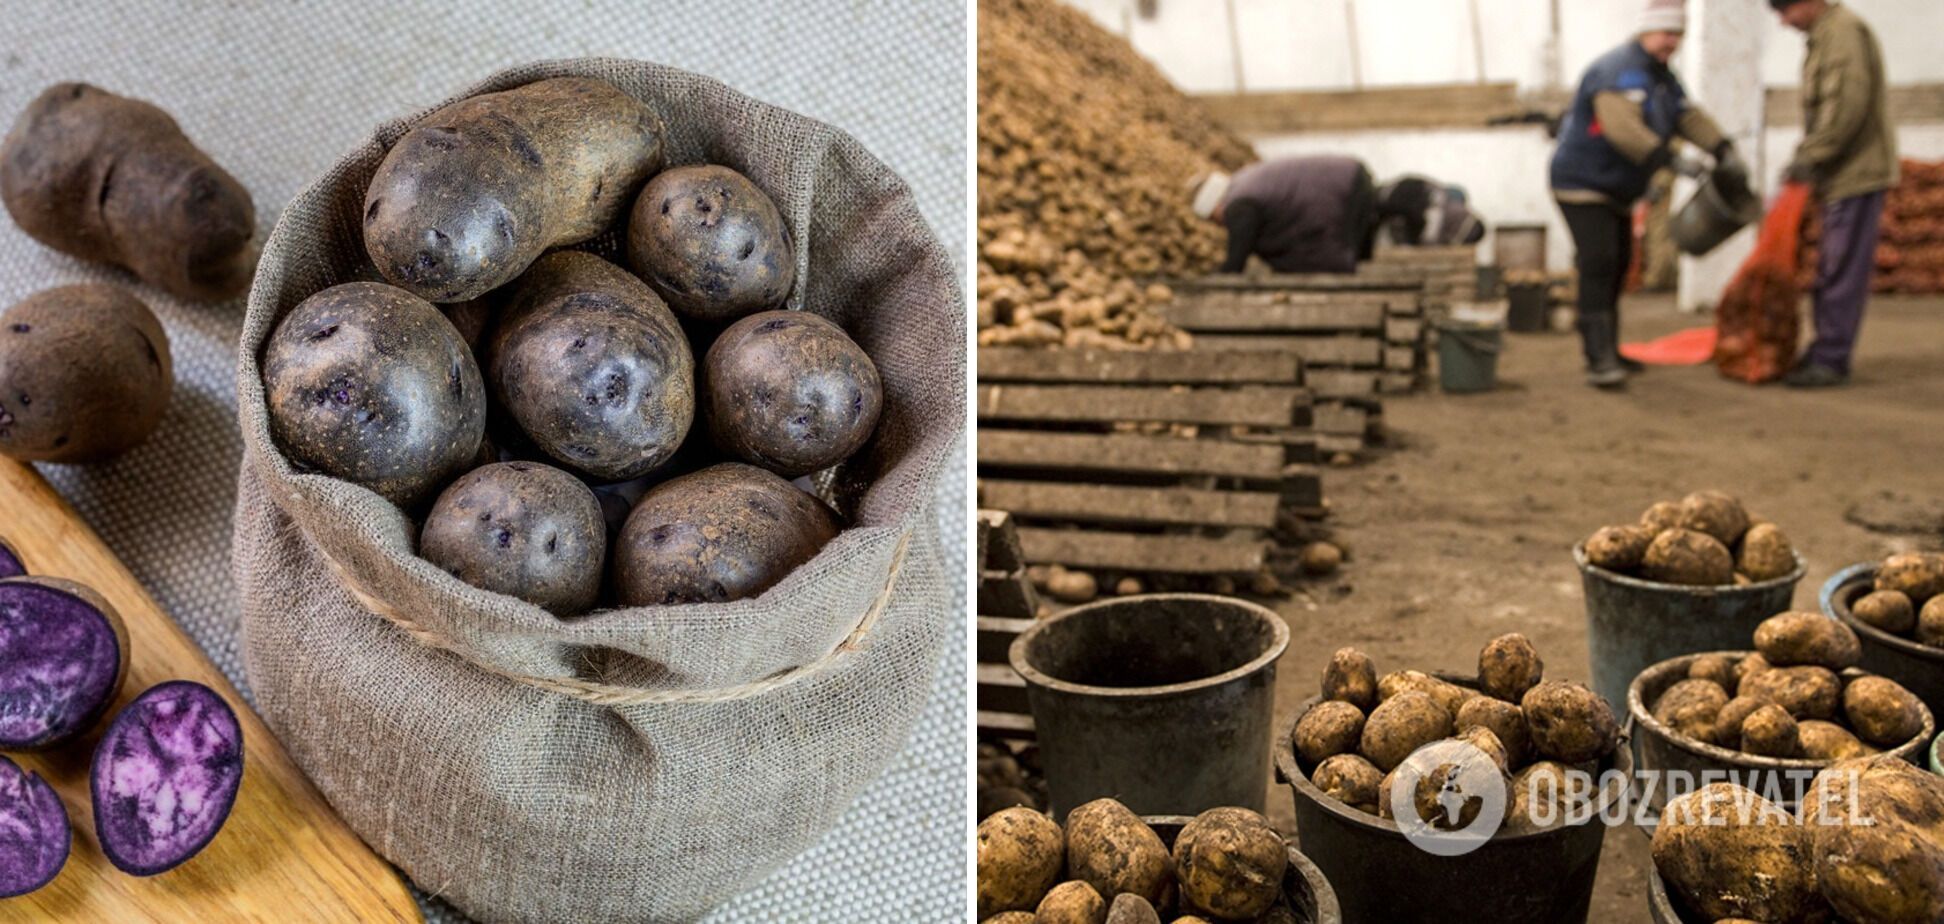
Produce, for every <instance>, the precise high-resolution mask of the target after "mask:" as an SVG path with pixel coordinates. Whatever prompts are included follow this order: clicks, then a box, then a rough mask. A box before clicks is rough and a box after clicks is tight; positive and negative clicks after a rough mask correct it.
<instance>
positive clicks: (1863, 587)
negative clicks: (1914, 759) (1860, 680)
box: [1822, 562, 1944, 715]
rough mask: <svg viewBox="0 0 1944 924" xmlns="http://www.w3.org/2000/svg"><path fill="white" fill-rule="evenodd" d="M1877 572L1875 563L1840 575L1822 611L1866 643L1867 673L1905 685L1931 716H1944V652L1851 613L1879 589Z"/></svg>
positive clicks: (1826, 587) (1827, 587)
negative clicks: (1864, 598)
mask: <svg viewBox="0 0 1944 924" xmlns="http://www.w3.org/2000/svg"><path fill="white" fill-rule="evenodd" d="M1876 569H1877V566H1876V563H1875V562H1864V563H1863V564H1860V565H1851V566H1849V567H1847V568H1844V569H1843V570H1841V571H1838V572H1836V574H1835V576H1833V577H1831V578H1830V579H1829V580H1828V581H1826V582H1824V584H1823V586H1822V611H1823V612H1824V613H1825V614H1827V615H1829V616H1831V617H1834V618H1836V619H1840V620H1842V621H1843V624H1844V625H1846V626H1849V627H1850V629H1851V630H1852V631H1854V632H1855V633H1856V637H1857V638H1858V639H1859V640H1861V641H1862V642H1863V669H1864V670H1866V671H1869V672H1870V673H1872V674H1882V675H1883V676H1885V677H1888V678H1890V679H1891V680H1895V681H1896V682H1898V683H1901V684H1903V685H1904V687H1905V688H1906V689H1908V690H1909V691H1910V692H1912V693H1915V694H1917V698H1918V699H1921V700H1923V701H1924V705H1926V706H1929V707H1930V710H1931V712H1934V713H1938V714H1940V715H1944V648H1932V647H1931V646H1929V645H1924V644H1920V643H1918V642H1916V641H1914V640H1912V639H1907V638H1902V637H1900V636H1896V635H1891V634H1890V633H1888V632H1885V631H1883V630H1882V629H1879V628H1877V627H1875V626H1873V625H1870V624H1869V623H1866V622H1863V621H1862V620H1859V619H1857V618H1856V616H1855V614H1853V613H1851V612H1850V604H1852V603H1855V602H1856V601H1857V600H1858V599H1859V598H1861V597H1862V596H1863V595H1864V594H1867V593H1869V592H1870V591H1871V590H1872V589H1874V588H1875V586H1876Z"/></svg>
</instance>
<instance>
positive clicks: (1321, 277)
mask: <svg viewBox="0 0 1944 924" xmlns="http://www.w3.org/2000/svg"><path fill="white" fill-rule="evenodd" d="M1171 285H1174V283H1171ZM1180 285H1185V286H1188V287H1191V288H1199V289H1238V290H1245V291H1246V290H1262V289H1274V290H1278V291H1309V292H1409V293H1412V294H1414V295H1415V294H1416V293H1418V292H1419V291H1420V290H1421V289H1423V288H1424V283H1423V282H1422V281H1420V280H1416V279H1409V278H1405V277H1401V276H1394V275H1376V274H1368V275H1366V274H1358V273H1267V274H1264V275H1261V276H1245V275H1243V274H1241V273H1229V274H1217V275H1211V276H1202V277H1200V278H1198V279H1194V280H1192V281H1188V282H1184V283H1180Z"/></svg>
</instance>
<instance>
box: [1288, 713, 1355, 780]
mask: <svg viewBox="0 0 1944 924" xmlns="http://www.w3.org/2000/svg"><path fill="white" fill-rule="evenodd" d="M1363 730H1364V714H1363V710H1361V709H1358V708H1357V707H1356V706H1353V705H1351V704H1349V703H1346V702H1343V701H1341V700H1332V699H1326V700H1323V701H1322V702H1319V703H1317V704H1316V705H1314V706H1311V707H1310V708H1309V711H1308V712H1305V713H1303V717H1302V718H1301V719H1298V720H1297V721H1296V756H1297V757H1299V758H1301V759H1302V761H1303V765H1304V766H1306V767H1314V766H1316V765H1317V764H1320V763H1322V762H1323V761H1324V760H1325V759H1327V758H1330V757H1335V756H1336V755H1338V754H1349V753H1352V752H1354V751H1356V750H1357V744H1358V742H1359V741H1361V740H1362V738H1363Z"/></svg>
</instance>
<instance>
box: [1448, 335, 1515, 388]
mask: <svg viewBox="0 0 1944 924" xmlns="http://www.w3.org/2000/svg"><path fill="white" fill-rule="evenodd" d="M1504 346H1505V328H1504V327H1503V326H1502V325H1497V324H1466V323H1461V322H1458V321H1444V322H1441V323H1439V324H1438V387H1440V388H1442V389H1444V391H1445V392H1446V393H1447V394H1467V393H1471V392H1480V391H1491V390H1492V389H1493V388H1496V387H1498V358H1499V351H1500V350H1502V349H1504Z"/></svg>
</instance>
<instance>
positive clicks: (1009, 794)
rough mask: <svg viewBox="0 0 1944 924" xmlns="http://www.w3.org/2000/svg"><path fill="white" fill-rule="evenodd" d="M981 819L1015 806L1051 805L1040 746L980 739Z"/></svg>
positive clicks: (1042, 806)
mask: <svg viewBox="0 0 1944 924" xmlns="http://www.w3.org/2000/svg"><path fill="white" fill-rule="evenodd" d="M978 782H979V787H978V790H979V792H978V796H979V820H980V821H984V820H985V819H986V818H988V817H990V816H992V815H993V814H996V813H998V812H1001V811H1004V810H1006V809H1009V808H1013V807H1015V806H1021V805H1023V806H1026V807H1028V808H1034V809H1044V808H1045V807H1046V806H1047V793H1046V775H1045V774H1044V773H1043V772H1042V771H1041V768H1040V763H1039V746H1038V745H1036V744H1030V743H1028V744H1024V745H1021V746H1019V747H1018V748H1017V749H1015V748H1014V746H1013V745H1012V744H1010V743H1008V742H1005V741H997V740H992V741H988V740H984V739H981V740H980V741H979V763H978Z"/></svg>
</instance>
